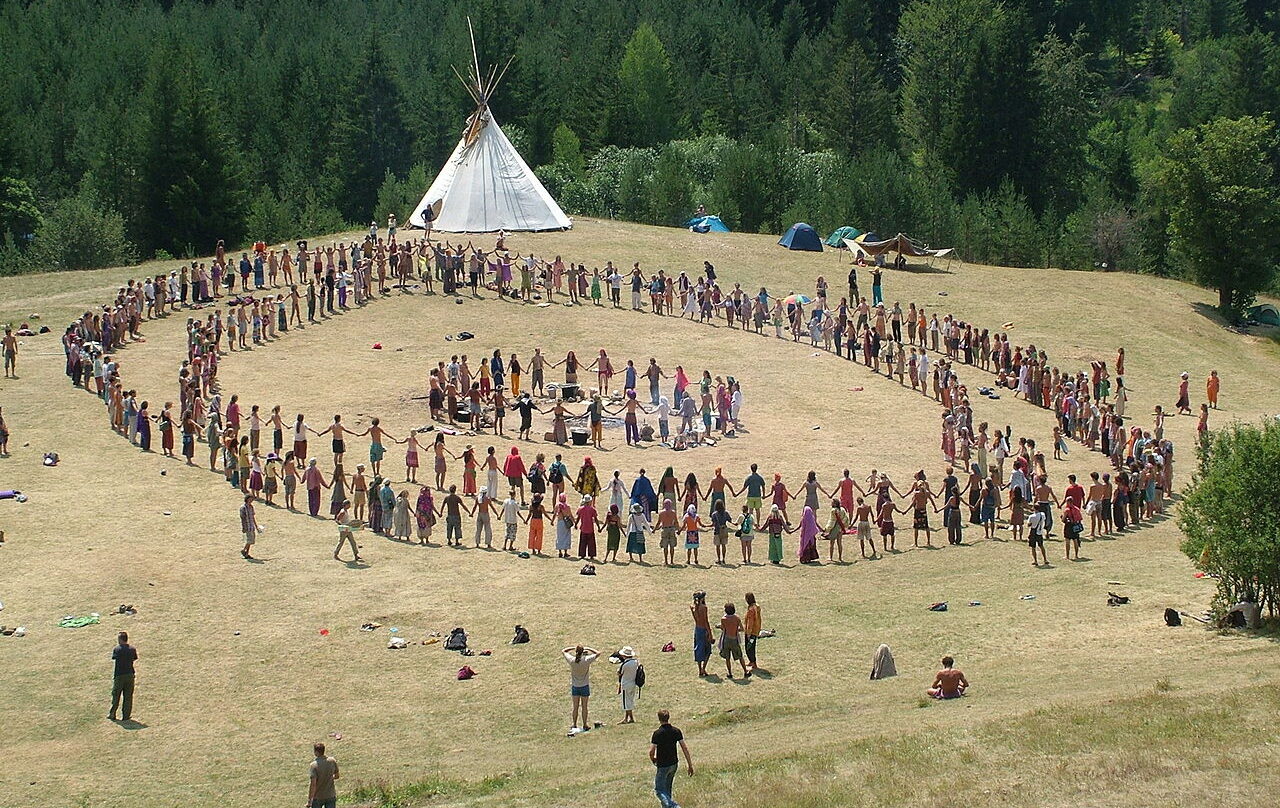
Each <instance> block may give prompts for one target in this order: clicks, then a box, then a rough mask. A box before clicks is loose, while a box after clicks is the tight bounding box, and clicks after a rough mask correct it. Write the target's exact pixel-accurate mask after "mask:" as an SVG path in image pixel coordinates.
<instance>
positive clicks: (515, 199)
mask: <svg viewBox="0 0 1280 808" xmlns="http://www.w3.org/2000/svg"><path fill="white" fill-rule="evenodd" d="M469 24H470V21H468V25H469ZM471 47H472V55H473V64H474V68H473V69H474V70H475V72H474V73H473V74H472V77H471V80H470V81H467V80H463V85H464V86H466V88H467V91H468V92H469V93H470V94H471V98H472V99H473V100H474V101H475V102H476V111H475V112H473V113H472V114H471V117H470V118H468V119H467V126H466V129H465V130H463V133H462V139H461V140H459V141H458V146H457V148H455V149H454V150H453V154H452V155H450V156H449V160H448V162H446V163H445V164H444V168H442V169H440V173H439V174H438V175H436V179H435V182H433V183H431V187H430V188H429V189H427V193H426V195H425V196H423V197H422V201H421V202H419V203H418V206H417V207H416V208H414V211H413V215H412V216H411V217H409V223H410V224H411V225H413V226H415V227H427V226H428V224H430V226H431V227H432V228H433V229H436V230H444V231H447V232H450V233H489V232H493V231H496V230H566V229H568V228H570V227H572V226H573V223H572V222H570V221H569V217H568V216H565V215H564V211H562V210H560V206H559V205H557V204H556V201H555V200H554V199H552V198H551V194H549V193H547V189H546V188H544V187H543V186H542V183H541V182H539V181H538V178H537V177H536V176H534V173H533V171H532V170H530V168H529V165H528V164H527V163H525V161H524V159H523V158H522V157H521V156H520V154H519V152H517V151H516V149H515V147H514V146H512V145H511V141H510V140H507V136H506V135H504V134H503V133H502V129H501V128H500V127H499V126H498V122H497V121H495V120H494V119H493V113H491V112H490V111H489V103H488V101H489V99H490V98H491V97H492V94H493V91H494V89H495V88H496V86H497V84H498V82H499V81H501V79H502V76H501V75H498V76H497V77H496V78H495V77H494V74H495V73H496V70H491V71H490V73H489V79H488V80H487V81H485V80H483V79H482V78H481V76H480V69H479V61H478V60H477V59H475V58H474V56H475V41H474V39H473V40H472V45H471ZM508 64H510V62H508ZM505 72H506V70H505V68H504V70H503V73H505ZM459 78H461V76H459ZM428 209H429V212H428ZM424 213H425V215H424ZM433 214H434V215H433Z"/></svg>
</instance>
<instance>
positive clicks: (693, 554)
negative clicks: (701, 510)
mask: <svg viewBox="0 0 1280 808" xmlns="http://www.w3.org/2000/svg"><path fill="white" fill-rule="evenodd" d="M682 526H683V528H684V563H685V564H686V565H690V564H692V565H696V564H697V563H698V547H699V545H700V543H701V542H700V541H699V538H698V529H699V528H703V527H710V525H708V524H706V523H705V522H703V521H702V520H701V519H699V518H698V506H697V505H690V506H689V507H687V508H686V509H685V512H684V519H683V520H682Z"/></svg>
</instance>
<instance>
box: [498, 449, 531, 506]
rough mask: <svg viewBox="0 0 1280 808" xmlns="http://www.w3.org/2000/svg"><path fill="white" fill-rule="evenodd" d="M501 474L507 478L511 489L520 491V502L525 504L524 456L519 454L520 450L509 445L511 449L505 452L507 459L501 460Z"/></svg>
mask: <svg viewBox="0 0 1280 808" xmlns="http://www.w3.org/2000/svg"><path fill="white" fill-rule="evenodd" d="M502 474H503V476H504V477H506V478H507V482H508V483H509V484H510V485H511V487H512V488H513V489H517V490H519V491H520V504H521V505H523V504H525V499H524V475H525V467H524V458H522V457H521V456H520V450H519V449H518V448H516V447H515V446H512V447H511V451H510V452H509V453H508V454H507V459H506V460H504V461H503V462H502Z"/></svg>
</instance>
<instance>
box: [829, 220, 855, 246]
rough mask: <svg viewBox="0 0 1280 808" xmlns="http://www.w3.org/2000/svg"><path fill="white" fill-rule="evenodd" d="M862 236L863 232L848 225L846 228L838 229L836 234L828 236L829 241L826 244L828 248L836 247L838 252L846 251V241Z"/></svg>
mask: <svg viewBox="0 0 1280 808" xmlns="http://www.w3.org/2000/svg"><path fill="white" fill-rule="evenodd" d="M860 235H862V231H861V230H859V229H858V228H856V227H849V226H848V225H846V226H844V227H839V228H836V231H835V232H834V233H832V234H831V235H829V236H827V240H826V242H825V243H826V245H827V246H828V247H835V248H836V249H838V250H844V249H848V248H847V247H845V245H844V240H845V239H847V238H857V237H858V236H860Z"/></svg>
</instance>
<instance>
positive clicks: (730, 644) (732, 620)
mask: <svg viewBox="0 0 1280 808" xmlns="http://www.w3.org/2000/svg"><path fill="white" fill-rule="evenodd" d="M742 634H743V630H742V618H741V617H738V615H737V609H736V608H735V607H734V605H733V604H732V603H726V604H725V605H724V617H721V618H720V658H721V659H723V660H724V667H725V670H727V671H728V672H729V678H730V679H732V678H733V661H734V660H735V659H736V660H738V665H739V666H740V667H741V668H742V678H744V679H745V678H747V677H749V676H750V675H751V673H750V672H749V671H748V670H747V663H746V662H745V661H743V659H742Z"/></svg>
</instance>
